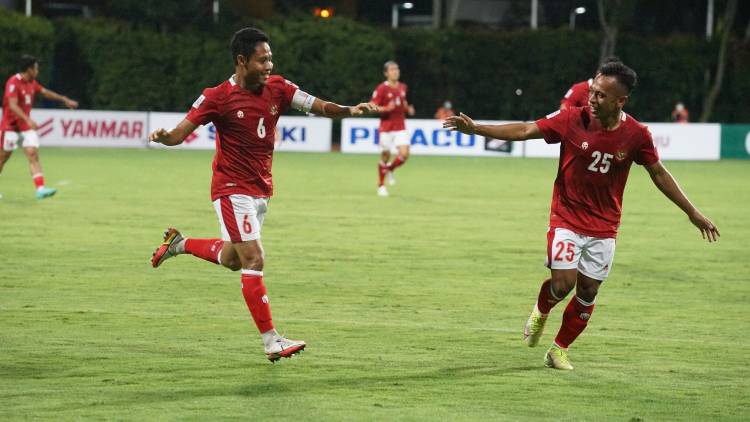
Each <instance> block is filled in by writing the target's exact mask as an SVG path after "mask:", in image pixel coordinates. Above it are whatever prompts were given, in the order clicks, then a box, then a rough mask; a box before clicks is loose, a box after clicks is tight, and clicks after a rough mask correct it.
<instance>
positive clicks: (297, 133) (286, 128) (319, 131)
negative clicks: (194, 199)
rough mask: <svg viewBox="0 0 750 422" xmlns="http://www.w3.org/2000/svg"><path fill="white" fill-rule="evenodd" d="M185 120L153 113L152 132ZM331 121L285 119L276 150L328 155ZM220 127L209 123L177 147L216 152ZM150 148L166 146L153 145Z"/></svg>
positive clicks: (181, 116) (180, 115) (177, 115)
mask: <svg viewBox="0 0 750 422" xmlns="http://www.w3.org/2000/svg"><path fill="white" fill-rule="evenodd" d="M184 118H185V113H157V112H153V113H150V124H149V126H150V128H149V132H151V131H153V130H156V129H158V128H164V129H171V128H173V127H175V126H177V124H178V123H180V122H181V121H182V119H184ZM331 133H332V123H331V119H327V118H322V117H295V116H281V118H279V122H278V124H277V125H276V151H298V152H328V151H330V150H331ZM215 142H216V127H214V125H213V124H211V123H209V124H207V125H205V126H199V127H198V129H196V130H195V132H193V133H192V134H190V135H189V136H188V137H187V138H186V139H185V141H184V142H183V143H182V144H181V145H178V146H176V147H171V148H182V149H211V150H212V149H214V148H215ZM149 147H155V148H161V147H164V146H163V145H159V144H154V143H149Z"/></svg>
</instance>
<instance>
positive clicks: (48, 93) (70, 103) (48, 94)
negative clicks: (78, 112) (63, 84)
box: [41, 88, 78, 109]
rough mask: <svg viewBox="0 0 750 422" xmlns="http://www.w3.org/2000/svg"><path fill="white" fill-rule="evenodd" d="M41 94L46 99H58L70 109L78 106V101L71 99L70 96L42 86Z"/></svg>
mask: <svg viewBox="0 0 750 422" xmlns="http://www.w3.org/2000/svg"><path fill="white" fill-rule="evenodd" d="M41 94H42V96H43V97H44V98H46V99H48V100H52V101H60V102H61V103H63V104H64V105H65V107H67V108H70V109H73V108H78V101H75V100H71V99H70V98H68V97H66V96H64V95H61V94H58V93H57V92H55V91H53V90H51V89H47V88H43V89H42V92H41Z"/></svg>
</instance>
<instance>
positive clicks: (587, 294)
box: [544, 272, 602, 370]
mask: <svg viewBox="0 0 750 422" xmlns="http://www.w3.org/2000/svg"><path fill="white" fill-rule="evenodd" d="M601 283H602V281H601V280H595V279H593V278H591V277H588V276H586V275H584V274H581V273H580V272H579V273H578V275H577V282H576V294H575V296H573V297H572V298H571V299H570V302H569V303H568V306H566V307H565V312H564V313H563V320H562V324H561V325H560V330H559V331H558V333H557V337H555V341H554V343H553V344H552V347H550V349H549V350H548V351H547V355H546V356H545V358H544V362H545V365H546V366H548V367H550V368H555V369H567V370H570V369H573V365H571V364H570V359H569V358H568V347H569V346H570V345H571V344H572V343H573V342H574V341H575V339H576V338H578V336H579V335H580V334H581V333H582V332H583V330H584V329H586V326H587V325H588V322H589V319H590V318H591V314H592V313H593V312H594V306H595V305H594V302H595V300H596V295H597V293H598V291H599V285H600V284H601Z"/></svg>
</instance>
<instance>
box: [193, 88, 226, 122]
mask: <svg viewBox="0 0 750 422" xmlns="http://www.w3.org/2000/svg"><path fill="white" fill-rule="evenodd" d="M218 116H219V110H218V107H217V104H216V98H214V94H213V92H212V91H211V90H210V89H204V90H203V94H201V96H200V97H198V99H197V100H195V102H194V103H193V106H192V107H191V108H190V111H188V114H187V116H185V118H186V119H188V120H190V121H191V122H192V123H193V124H196V125H199V126H202V125H205V124H206V123H208V122H212V121H214V120H215V119H216V118H217V117H218Z"/></svg>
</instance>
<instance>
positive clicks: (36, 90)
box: [34, 79, 44, 94]
mask: <svg viewBox="0 0 750 422" xmlns="http://www.w3.org/2000/svg"><path fill="white" fill-rule="evenodd" d="M43 89H44V86H42V84H40V83H39V81H37V80H36V79H34V94H38V93H40V92H42V90H43Z"/></svg>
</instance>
